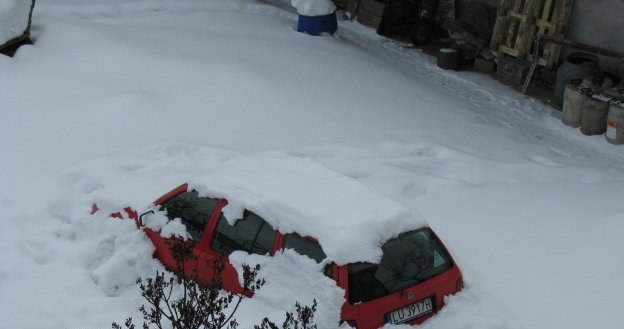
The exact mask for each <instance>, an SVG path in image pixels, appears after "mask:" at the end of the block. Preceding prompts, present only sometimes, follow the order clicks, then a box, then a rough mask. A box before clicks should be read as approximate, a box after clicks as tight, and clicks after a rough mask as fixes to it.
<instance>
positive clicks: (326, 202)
mask: <svg viewBox="0 0 624 329" xmlns="http://www.w3.org/2000/svg"><path fill="white" fill-rule="evenodd" d="M207 166H209V170H208V169H205V168H206V167H204V166H202V167H201V168H200V170H198V171H199V172H201V175H202V176H199V177H195V178H189V180H188V181H189V184H184V185H182V186H180V187H178V188H175V189H173V190H172V191H170V192H168V193H166V194H165V195H163V196H162V197H160V198H158V199H157V200H156V201H154V202H153V204H152V205H151V206H150V207H149V208H146V209H147V211H144V212H143V213H141V214H139V213H137V212H136V211H135V210H133V209H131V208H125V213H123V215H124V217H130V218H132V219H134V220H135V221H136V223H137V225H138V226H139V227H141V229H142V230H144V231H145V232H146V234H147V235H148V237H149V238H150V240H151V241H152V242H153V244H154V246H155V247H156V248H155V257H156V258H157V259H159V260H160V261H161V262H162V263H163V264H164V265H165V266H166V267H167V268H170V269H174V270H175V269H176V261H175V260H174V258H173V256H172V253H171V250H170V245H171V244H170V243H169V241H168V240H169V238H166V237H164V236H168V235H169V234H167V233H171V232H167V230H169V228H167V226H166V225H172V226H174V227H177V228H180V227H182V230H183V233H184V234H185V235H186V236H187V238H188V239H190V241H192V242H193V243H194V246H193V254H194V256H195V257H194V260H192V262H194V263H193V264H190V265H191V266H189V267H186V268H194V269H196V278H197V280H198V281H199V282H200V283H209V282H211V279H212V277H213V276H212V274H213V273H212V268H211V267H210V265H209V264H210V263H211V260H214V259H217V258H221V257H224V258H225V259H226V260H227V261H225V262H224V263H225V264H224V265H225V268H224V269H223V272H222V281H223V288H224V289H226V290H229V291H232V292H242V287H241V284H240V283H239V276H238V273H237V272H236V269H235V268H234V266H232V265H231V264H230V260H229V258H228V257H229V256H230V254H231V253H232V252H234V251H242V252H246V253H249V254H259V255H270V256H274V255H275V254H276V253H280V252H281V251H282V250H284V249H291V250H294V251H295V252H296V253H299V254H301V255H305V256H308V257H309V258H311V259H313V260H315V261H317V262H318V263H319V264H321V263H322V264H324V265H323V266H324V267H323V266H319V268H323V269H322V270H323V274H324V275H326V276H327V277H329V278H331V279H333V281H335V282H336V285H337V286H338V287H340V288H342V290H344V292H345V296H344V297H345V302H344V304H343V305H342V309H341V315H340V318H341V320H342V321H343V322H346V323H348V324H350V325H351V326H353V327H356V328H359V329H369V328H370V329H373V328H379V327H382V326H383V325H384V324H386V323H393V324H399V323H408V324H417V323H422V322H423V321H425V320H426V319H428V318H430V317H431V316H432V315H433V314H435V313H436V312H437V311H438V310H440V309H441V308H442V306H443V304H444V297H445V296H447V295H452V294H455V293H456V292H458V291H459V290H460V289H462V287H463V281H462V276H461V273H460V270H459V268H458V267H457V265H456V264H455V262H454V261H453V259H452V257H451V255H450V254H449V252H448V250H447V249H446V247H445V246H444V245H443V244H442V242H441V241H440V239H439V238H438V237H437V236H436V234H435V233H434V232H433V231H432V230H431V229H430V228H429V226H428V224H427V222H426V221H424V220H420V219H419V218H418V216H416V214H415V213H414V212H413V211H412V210H410V209H407V208H406V207H404V206H403V205H401V204H399V203H397V202H395V201H393V200H390V199H388V198H386V197H385V196H384V195H382V194H381V193H378V192H377V191H376V190H374V189H371V188H370V187H368V186H366V185H364V184H362V183H360V182H358V181H357V180H355V179H353V178H350V177H347V176H345V175H342V174H340V173H337V172H334V171H332V170H329V169H328V168H326V167H325V166H323V165H320V164H318V163H315V162H314V161H311V160H308V159H302V158H297V157H292V156H289V155H283V154H274V153H271V154H267V155H253V156H236V157H233V158H230V159H228V160H226V161H223V162H221V163H218V164H216V165H215V164H213V163H210V164H208V165H207ZM175 172H179V168H178V167H176V169H175ZM153 177H155V176H150V178H149V179H147V180H145V179H142V178H140V177H137V179H139V181H140V183H138V184H130V183H128V182H127V180H122V181H123V183H122V184H125V185H123V186H121V187H119V186H116V188H113V189H112V191H108V190H103V191H102V192H101V194H100V195H99V196H97V197H96V201H101V204H107V205H110V203H107V201H110V200H108V199H109V198H114V199H118V198H119V193H123V191H131V190H132V195H134V196H136V195H158V194H159V190H160V189H162V186H163V185H166V184H164V183H160V182H161V181H164V180H167V181H170V180H172V179H169V178H167V177H165V176H163V177H159V179H157V180H154V179H153ZM146 182H147V183H149V184H152V183H156V184H154V186H153V187H148V185H149V184H147V183H146ZM136 189H141V191H137V190H136ZM137 192H138V193H137ZM107 193H108V196H106V195H107ZM144 199H145V198H143V197H141V200H134V201H132V202H134V203H137V204H143V202H149V201H145V200H144ZM226 199H227V200H226ZM119 202H124V203H125V204H128V203H127V201H119ZM114 207H115V205H113V206H111V207H110V208H108V209H107V210H109V209H112V208H114ZM117 215H119V216H121V215H122V214H117ZM226 217H227V218H226ZM233 219H236V220H233ZM232 220H233V221H232ZM154 223H160V224H159V225H160V226H159V225H153V224H154ZM162 223H165V226H163V224H162ZM182 224H183V225H182ZM159 227H161V228H162V229H159ZM161 233H162V234H161ZM319 274H320V273H319ZM266 279H267V280H271V278H266Z"/></svg>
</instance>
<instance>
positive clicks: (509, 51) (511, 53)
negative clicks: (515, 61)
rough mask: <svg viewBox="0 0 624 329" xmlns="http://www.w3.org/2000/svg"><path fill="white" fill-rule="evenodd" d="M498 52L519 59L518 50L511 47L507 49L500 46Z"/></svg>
mask: <svg viewBox="0 0 624 329" xmlns="http://www.w3.org/2000/svg"><path fill="white" fill-rule="evenodd" d="M498 51H500V52H502V53H505V54H507V55H509V56H514V57H518V50H516V49H514V48H510V47H506V46H503V45H500V46H498Z"/></svg>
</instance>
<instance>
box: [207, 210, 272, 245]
mask: <svg viewBox="0 0 624 329" xmlns="http://www.w3.org/2000/svg"><path fill="white" fill-rule="evenodd" d="M275 233H276V232H275V229H273V228H272V227H271V225H269V224H268V223H267V222H266V221H264V219H262V218H261V217H260V216H258V215H256V214H254V213H253V212H251V211H246V212H245V214H244V215H243V218H242V219H239V220H238V221H236V223H234V225H230V223H229V222H228V221H227V220H226V219H225V216H223V214H222V215H221V217H220V218H219V222H218V223H217V228H216V230H215V233H214V237H213V238H212V241H211V242H210V248H211V249H212V250H214V251H216V252H218V253H219V254H221V255H224V256H228V255H229V254H231V253H232V252H233V251H236V250H242V251H246V252H249V253H254V254H259V255H266V254H270V253H271V251H272V250H273V243H274V242H275Z"/></svg>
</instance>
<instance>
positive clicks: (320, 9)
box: [290, 0, 336, 16]
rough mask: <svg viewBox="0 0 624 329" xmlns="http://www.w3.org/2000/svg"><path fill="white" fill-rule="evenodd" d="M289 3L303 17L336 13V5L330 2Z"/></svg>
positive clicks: (315, 0)
mask: <svg viewBox="0 0 624 329" xmlns="http://www.w3.org/2000/svg"><path fill="white" fill-rule="evenodd" d="M290 3H291V4H292V6H293V7H295V8H297V13H298V14H299V15H304V16H322V15H329V14H331V13H333V12H334V11H336V5H335V4H334V3H333V2H332V1H330V0H290Z"/></svg>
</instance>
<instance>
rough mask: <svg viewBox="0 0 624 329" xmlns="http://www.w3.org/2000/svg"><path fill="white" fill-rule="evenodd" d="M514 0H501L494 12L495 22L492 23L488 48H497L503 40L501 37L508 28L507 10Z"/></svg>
mask: <svg viewBox="0 0 624 329" xmlns="http://www.w3.org/2000/svg"><path fill="white" fill-rule="evenodd" d="M513 1H514V0H501V1H500V4H499V5H498V9H497V12H496V23H495V24H494V32H493V33H492V40H491V41H490V49H498V46H499V45H500V44H501V43H502V42H503V37H504V36H505V34H506V33H507V30H508V29H509V24H510V21H509V16H507V11H508V10H510V9H511V7H512V5H513Z"/></svg>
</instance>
